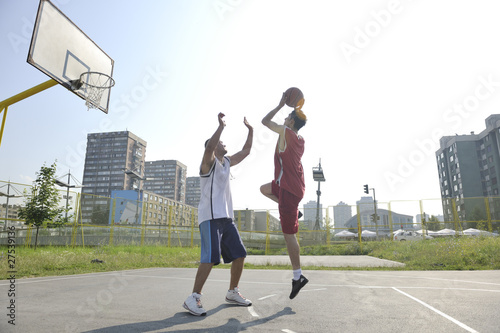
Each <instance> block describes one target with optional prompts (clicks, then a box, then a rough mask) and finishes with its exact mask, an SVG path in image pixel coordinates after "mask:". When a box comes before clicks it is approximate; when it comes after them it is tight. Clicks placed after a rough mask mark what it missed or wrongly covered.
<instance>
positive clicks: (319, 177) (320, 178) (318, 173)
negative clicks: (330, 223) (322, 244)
mask: <svg viewBox="0 0 500 333" xmlns="http://www.w3.org/2000/svg"><path fill="white" fill-rule="evenodd" d="M313 179H314V180H315V181H317V182H318V190H317V191H316V194H317V195H318V202H317V204H316V223H315V224H314V230H319V229H320V225H319V200H320V197H321V190H320V187H321V182H324V181H325V180H326V179H325V175H324V174H323V169H322V168H321V159H319V165H318V166H317V167H315V168H313Z"/></svg>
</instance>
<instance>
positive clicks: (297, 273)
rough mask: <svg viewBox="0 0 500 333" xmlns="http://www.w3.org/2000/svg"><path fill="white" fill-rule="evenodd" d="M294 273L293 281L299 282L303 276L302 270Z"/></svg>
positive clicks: (296, 270)
mask: <svg viewBox="0 0 500 333" xmlns="http://www.w3.org/2000/svg"><path fill="white" fill-rule="evenodd" d="M292 272H293V279H294V280H295V281H297V280H298V279H300V276H301V275H302V269H300V268H299V269H295V270H293V271H292Z"/></svg>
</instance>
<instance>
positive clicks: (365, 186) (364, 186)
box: [363, 184, 370, 194]
mask: <svg viewBox="0 0 500 333" xmlns="http://www.w3.org/2000/svg"><path fill="white" fill-rule="evenodd" d="M363 188H364V189H365V193H366V194H368V193H370V192H368V184H366V185H363Z"/></svg>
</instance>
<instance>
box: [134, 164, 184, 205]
mask: <svg viewBox="0 0 500 333" xmlns="http://www.w3.org/2000/svg"><path fill="white" fill-rule="evenodd" d="M186 172H187V167H186V166H185V165H184V164H182V163H181V162H179V161H176V160H159V161H146V164H145V174H146V176H145V180H144V189H145V190H146V191H149V192H154V193H156V194H158V195H161V196H163V197H166V198H169V199H172V200H175V201H179V202H181V203H186Z"/></svg>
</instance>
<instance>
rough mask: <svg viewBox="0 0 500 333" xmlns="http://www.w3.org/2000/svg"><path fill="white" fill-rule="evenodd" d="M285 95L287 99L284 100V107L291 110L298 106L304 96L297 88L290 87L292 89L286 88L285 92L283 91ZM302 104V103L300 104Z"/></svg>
mask: <svg viewBox="0 0 500 333" xmlns="http://www.w3.org/2000/svg"><path fill="white" fill-rule="evenodd" d="M285 95H287V96H288V97H287V99H286V102H285V103H286V105H288V106H290V107H292V108H295V107H297V106H298V105H299V102H300V101H301V100H302V99H303V98H304V94H303V93H302V91H300V89H299V88H295V87H292V88H288V89H287V90H286V91H285ZM302 104H303V102H302Z"/></svg>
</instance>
